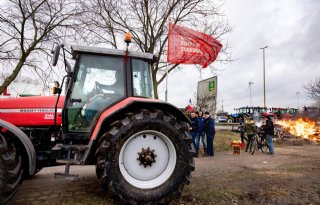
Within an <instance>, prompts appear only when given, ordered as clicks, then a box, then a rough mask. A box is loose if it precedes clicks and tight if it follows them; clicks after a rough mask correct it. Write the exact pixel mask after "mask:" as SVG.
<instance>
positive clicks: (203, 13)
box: [78, 0, 231, 98]
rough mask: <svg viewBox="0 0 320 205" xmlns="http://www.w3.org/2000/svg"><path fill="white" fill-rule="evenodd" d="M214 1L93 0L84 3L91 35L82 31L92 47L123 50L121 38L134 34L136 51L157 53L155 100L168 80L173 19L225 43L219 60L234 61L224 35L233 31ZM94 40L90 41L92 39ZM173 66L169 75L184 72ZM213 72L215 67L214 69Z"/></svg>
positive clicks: (154, 80)
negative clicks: (127, 34) (120, 43)
mask: <svg viewBox="0 0 320 205" xmlns="http://www.w3.org/2000/svg"><path fill="white" fill-rule="evenodd" d="M216 2H220V1H214V0H183V1H182V0H155V1H148V0H118V1H112V0H92V1H84V2H83V8H84V9H85V10H86V12H84V13H83V15H82V17H83V25H85V26H86V27H88V28H89V29H88V30H89V32H83V30H81V32H79V33H78V34H79V35H80V36H82V37H83V38H84V39H93V41H90V42H89V43H92V44H108V45H111V46H112V47H114V48H118V47H119V42H120V41H119V36H123V34H124V33H125V32H128V31H129V32H131V34H132V35H133V40H134V42H135V44H136V48H135V49H136V50H140V51H143V52H150V53H154V54H157V55H158V56H159V57H160V62H158V63H156V64H155V65H154V66H153V67H152V78H153V82H154V84H153V86H154V91H155V97H156V98H158V90H157V88H158V85H159V84H160V83H161V82H163V80H164V79H165V77H166V75H167V74H166V72H165V70H166V68H167V64H166V62H165V59H166V52H167V46H166V45H167V40H168V36H167V33H168V32H167V31H168V22H169V20H171V21H172V23H175V24H182V25H184V26H188V27H190V28H193V29H197V30H199V31H202V32H205V33H207V34H209V35H212V36H214V37H215V38H216V39H217V40H219V41H222V42H223V44H224V47H223V50H222V52H221V53H222V54H220V55H219V58H218V61H221V62H225V61H229V60H230V55H229V54H228V52H227V50H228V45H227V43H226V42H224V39H223V37H224V35H225V34H227V33H229V32H230V31H231V28H230V27H229V26H228V24H227V23H226V21H225V18H224V15H223V13H221V11H220V10H221V6H222V4H223V3H221V4H220V5H218V4H217V3H216ZM88 37H90V38H88ZM181 68H182V67H181V66H179V65H178V64H172V65H171V64H170V65H169V67H168V73H170V72H171V71H173V70H176V69H181ZM211 68H212V69H213V67H211ZM199 69H200V67H199Z"/></svg>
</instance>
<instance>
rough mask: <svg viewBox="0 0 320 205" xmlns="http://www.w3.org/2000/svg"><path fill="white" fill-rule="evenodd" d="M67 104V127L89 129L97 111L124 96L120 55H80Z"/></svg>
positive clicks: (81, 130) (69, 129)
mask: <svg viewBox="0 0 320 205" xmlns="http://www.w3.org/2000/svg"><path fill="white" fill-rule="evenodd" d="M78 66H79V71H78V72H77V76H76V78H75V82H74V85H73V89H72V93H71V96H70V100H69V101H68V105H67V118H68V120H67V121H68V131H70V132H89V131H90V130H91V128H92V125H93V123H94V122H95V120H97V118H98V117H99V114H100V113H101V112H102V111H103V110H105V109H106V108H107V107H108V106H110V105H111V104H112V103H115V102H116V101H118V100H120V99H121V98H123V97H124V96H125V74H124V60H123V58H117V57H110V56H97V55H84V54H82V55H80V59H79V63H78Z"/></svg>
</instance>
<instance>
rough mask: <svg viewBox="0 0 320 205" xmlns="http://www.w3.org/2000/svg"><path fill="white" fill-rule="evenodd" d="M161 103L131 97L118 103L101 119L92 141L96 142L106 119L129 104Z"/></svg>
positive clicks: (105, 112) (102, 115) (91, 138)
mask: <svg viewBox="0 0 320 205" xmlns="http://www.w3.org/2000/svg"><path fill="white" fill-rule="evenodd" d="M134 101H135V102H159V101H160V100H156V99H146V98H138V97H129V98H126V99H124V100H123V101H121V102H119V103H117V104H116V105H114V106H112V107H111V108H109V109H108V110H106V111H104V112H103V113H102V114H101V115H100V117H99V120H98V122H97V124H96V126H95V128H94V130H93V133H92V135H91V137H90V140H95V139H96V137H97V136H98V133H99V130H100V128H101V125H102V122H103V120H104V119H106V118H107V117H108V116H110V115H111V114H113V113H114V112H117V111H118V110H120V109H122V108H124V107H126V106H127V105H128V104H131V103H133V102H134Z"/></svg>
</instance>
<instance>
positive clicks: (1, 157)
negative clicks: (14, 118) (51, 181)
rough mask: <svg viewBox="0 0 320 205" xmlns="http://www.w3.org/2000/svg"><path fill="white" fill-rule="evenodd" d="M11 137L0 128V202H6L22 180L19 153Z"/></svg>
mask: <svg viewBox="0 0 320 205" xmlns="http://www.w3.org/2000/svg"><path fill="white" fill-rule="evenodd" d="M0 129H1V128H0ZM12 138H13V137H10V138H9V137H7V136H5V135H4V134H2V133H1V130H0V204H6V203H7V202H8V201H9V200H10V199H11V198H12V197H13V195H14V194H15V193H16V191H17V190H18V188H19V186H20V184H21V182H22V174H23V169H22V161H21V155H20V154H19V152H18V149H17V148H16V144H15V143H14V141H13V140H12Z"/></svg>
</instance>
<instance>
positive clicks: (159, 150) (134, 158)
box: [119, 130, 177, 189]
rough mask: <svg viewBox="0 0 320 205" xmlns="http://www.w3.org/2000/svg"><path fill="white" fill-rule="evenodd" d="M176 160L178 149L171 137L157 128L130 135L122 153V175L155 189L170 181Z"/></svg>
mask: <svg viewBox="0 0 320 205" xmlns="http://www.w3.org/2000/svg"><path fill="white" fill-rule="evenodd" d="M146 150H150V151H146ZM151 151H153V152H152V153H151ZM142 158H143V159H142ZM144 158H146V160H144ZM147 160H153V162H152V163H149V161H147ZM146 161H147V162H148V163H146ZM176 161H177V155H176V149H175V147H174V145H173V143H172V142H171V140H170V139H169V138H168V137H167V136H166V135H164V134H162V133H160V132H157V131H153V130H145V131H141V132H138V133H136V134H134V135H132V136H131V137H129V139H128V140H127V141H126V142H125V143H124V144H123V146H122V148H121V150H120V154H119V168H120V172H121V174H122V176H123V177H124V178H125V180H126V181H127V182H128V183H129V184H131V185H132V186H135V187H137V188H140V189H152V188H155V187H158V186H160V185H162V184H163V183H164V182H166V181H167V180H168V179H169V177H170V176H171V175H172V173H173V171H174V169H175V166H176Z"/></svg>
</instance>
